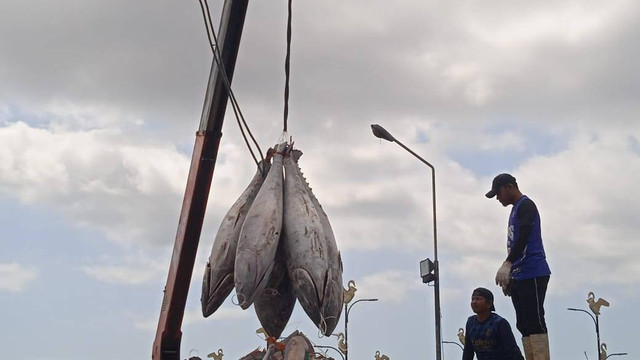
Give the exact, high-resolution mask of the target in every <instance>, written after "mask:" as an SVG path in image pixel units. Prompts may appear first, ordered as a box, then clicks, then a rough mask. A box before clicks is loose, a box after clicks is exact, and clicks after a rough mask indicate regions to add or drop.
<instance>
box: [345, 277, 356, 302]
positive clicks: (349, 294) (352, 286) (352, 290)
mask: <svg viewBox="0 0 640 360" xmlns="http://www.w3.org/2000/svg"><path fill="white" fill-rule="evenodd" d="M348 286H349V289H348V290H345V289H343V290H342V291H343V293H344V300H343V301H344V303H345V304H348V303H349V302H350V301H351V300H353V297H354V296H355V295H356V291H358V289H356V282H355V281H353V280H349V283H348Z"/></svg>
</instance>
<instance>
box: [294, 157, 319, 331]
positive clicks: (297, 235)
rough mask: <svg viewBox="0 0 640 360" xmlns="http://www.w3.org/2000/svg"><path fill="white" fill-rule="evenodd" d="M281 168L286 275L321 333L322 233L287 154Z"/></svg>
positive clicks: (296, 168) (301, 179)
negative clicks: (282, 168) (282, 173)
mask: <svg viewBox="0 0 640 360" xmlns="http://www.w3.org/2000/svg"><path fill="white" fill-rule="evenodd" d="M284 168H285V172H286V178H285V182H284V204H285V205H284V209H285V211H284V219H283V232H284V234H285V237H284V239H285V243H284V244H285V251H286V253H287V268H288V271H289V277H290V278H291V281H292V283H293V290H294V293H295V294H296V297H297V298H298V301H299V302H300V305H301V306H302V309H303V310H304V311H305V312H306V313H307V315H308V316H309V318H310V319H311V320H312V321H313V323H314V324H316V326H318V327H319V328H320V330H321V331H323V332H324V330H325V329H323V328H322V327H325V326H322V323H323V319H322V302H323V300H324V287H325V281H326V280H327V279H326V276H327V270H328V269H329V262H328V255H329V254H328V249H327V246H326V241H325V234H324V230H323V228H322V222H321V220H320V216H319V215H318V212H317V211H316V209H315V206H314V205H313V202H312V201H311V199H310V198H309V195H308V193H307V190H306V187H305V184H304V179H303V178H302V176H301V175H300V171H299V170H298V166H297V165H296V164H295V162H294V160H293V159H292V158H291V156H286V157H285V159H284ZM325 328H326V327H325Z"/></svg>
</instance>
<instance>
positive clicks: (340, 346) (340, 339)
mask: <svg viewBox="0 0 640 360" xmlns="http://www.w3.org/2000/svg"><path fill="white" fill-rule="evenodd" d="M337 336H338V349H339V350H340V352H341V353H343V354H345V355H347V350H348V349H347V343H345V342H344V334H343V333H341V332H339V333H338V335H337Z"/></svg>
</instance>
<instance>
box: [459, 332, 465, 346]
mask: <svg viewBox="0 0 640 360" xmlns="http://www.w3.org/2000/svg"><path fill="white" fill-rule="evenodd" d="M458 340H460V343H461V344H462V345H464V329H463V328H460V329H458Z"/></svg>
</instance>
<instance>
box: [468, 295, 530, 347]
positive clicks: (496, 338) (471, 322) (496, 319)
mask: <svg viewBox="0 0 640 360" xmlns="http://www.w3.org/2000/svg"><path fill="white" fill-rule="evenodd" d="M471 310H473V312H474V313H475V314H476V315H474V316H470V317H469V319H468V320H467V325H466V334H465V338H464V350H463V352H462V360H473V354H474V353H475V355H476V357H477V358H478V360H523V358H522V354H521V353H520V349H519V348H518V345H516V339H515V338H514V337H513V332H511V326H509V322H507V320H505V319H503V318H502V317H500V315H498V314H496V313H494V311H495V310H496V309H495V307H494V306H493V294H492V293H491V291H489V290H487V289H485V288H477V289H475V290H473V294H472V295H471Z"/></svg>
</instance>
